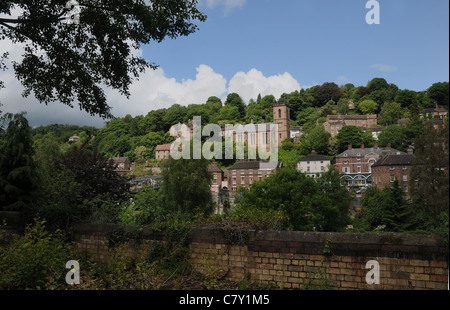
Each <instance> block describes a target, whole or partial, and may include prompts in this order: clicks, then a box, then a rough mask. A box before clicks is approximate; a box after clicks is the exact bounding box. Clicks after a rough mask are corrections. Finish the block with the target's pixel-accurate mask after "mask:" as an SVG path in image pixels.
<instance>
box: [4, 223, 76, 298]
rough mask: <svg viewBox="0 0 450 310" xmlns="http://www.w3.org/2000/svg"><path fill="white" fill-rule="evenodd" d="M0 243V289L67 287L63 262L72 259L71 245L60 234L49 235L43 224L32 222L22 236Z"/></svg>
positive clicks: (58, 232) (64, 263) (57, 232)
mask: <svg viewBox="0 0 450 310" xmlns="http://www.w3.org/2000/svg"><path fill="white" fill-rule="evenodd" d="M0 238H1V235H0ZM0 241H3V240H0ZM1 244H3V243H2V242H0V273H1V277H0V289H19V290H23V289H62V288H67V284H66V282H65V275H66V273H67V272H68V270H67V269H65V267H66V262H67V261H69V260H71V259H74V257H73V256H72V248H71V245H70V244H69V243H67V242H66V241H65V239H64V237H63V235H62V233H61V232H60V231H55V232H54V233H49V232H48V231H47V230H46V227H45V221H41V220H35V223H34V225H29V226H27V227H26V229H25V233H24V235H23V236H15V237H14V238H13V240H11V241H10V242H8V243H7V244H4V245H3V246H1Z"/></svg>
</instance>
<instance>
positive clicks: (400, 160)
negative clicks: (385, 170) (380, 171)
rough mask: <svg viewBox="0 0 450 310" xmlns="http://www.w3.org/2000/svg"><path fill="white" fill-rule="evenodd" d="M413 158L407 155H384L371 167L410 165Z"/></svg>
mask: <svg viewBox="0 0 450 310" xmlns="http://www.w3.org/2000/svg"><path fill="white" fill-rule="evenodd" d="M414 159H415V157H414V156H413V155H409V154H402V155H385V156H383V157H381V158H380V159H379V160H378V161H377V162H376V163H374V164H373V165H372V167H378V166H399V165H401V166H405V165H412V164H413V162H414Z"/></svg>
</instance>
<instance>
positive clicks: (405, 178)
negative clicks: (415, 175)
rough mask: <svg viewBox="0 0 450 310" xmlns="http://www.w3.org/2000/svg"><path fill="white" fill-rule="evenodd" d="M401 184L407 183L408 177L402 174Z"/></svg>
mask: <svg viewBox="0 0 450 310" xmlns="http://www.w3.org/2000/svg"><path fill="white" fill-rule="evenodd" d="M402 180H403V182H408V175H406V174H404V175H402Z"/></svg>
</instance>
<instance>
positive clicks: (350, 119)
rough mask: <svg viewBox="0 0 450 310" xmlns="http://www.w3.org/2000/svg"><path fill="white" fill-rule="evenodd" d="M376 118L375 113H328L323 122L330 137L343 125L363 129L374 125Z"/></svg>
mask: <svg viewBox="0 0 450 310" xmlns="http://www.w3.org/2000/svg"><path fill="white" fill-rule="evenodd" d="M377 124H378V118H377V115H376V114H367V115H340V114H339V115H328V116H327V120H326V122H325V123H323V126H324V127H325V131H327V132H329V133H330V134H331V136H332V137H334V136H336V135H337V134H338V133H339V130H341V129H342V127H344V126H357V127H360V128H361V129H363V130H367V129H369V128H370V127H376V126H377Z"/></svg>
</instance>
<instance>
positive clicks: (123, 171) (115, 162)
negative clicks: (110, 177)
mask: <svg viewBox="0 0 450 310" xmlns="http://www.w3.org/2000/svg"><path fill="white" fill-rule="evenodd" d="M109 161H110V163H111V165H112V166H113V167H114V171H115V172H116V173H117V174H119V175H122V176H126V175H127V174H128V172H129V171H130V168H131V161H130V159H129V158H128V157H121V156H120V155H117V157H112V158H110V159H109Z"/></svg>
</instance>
